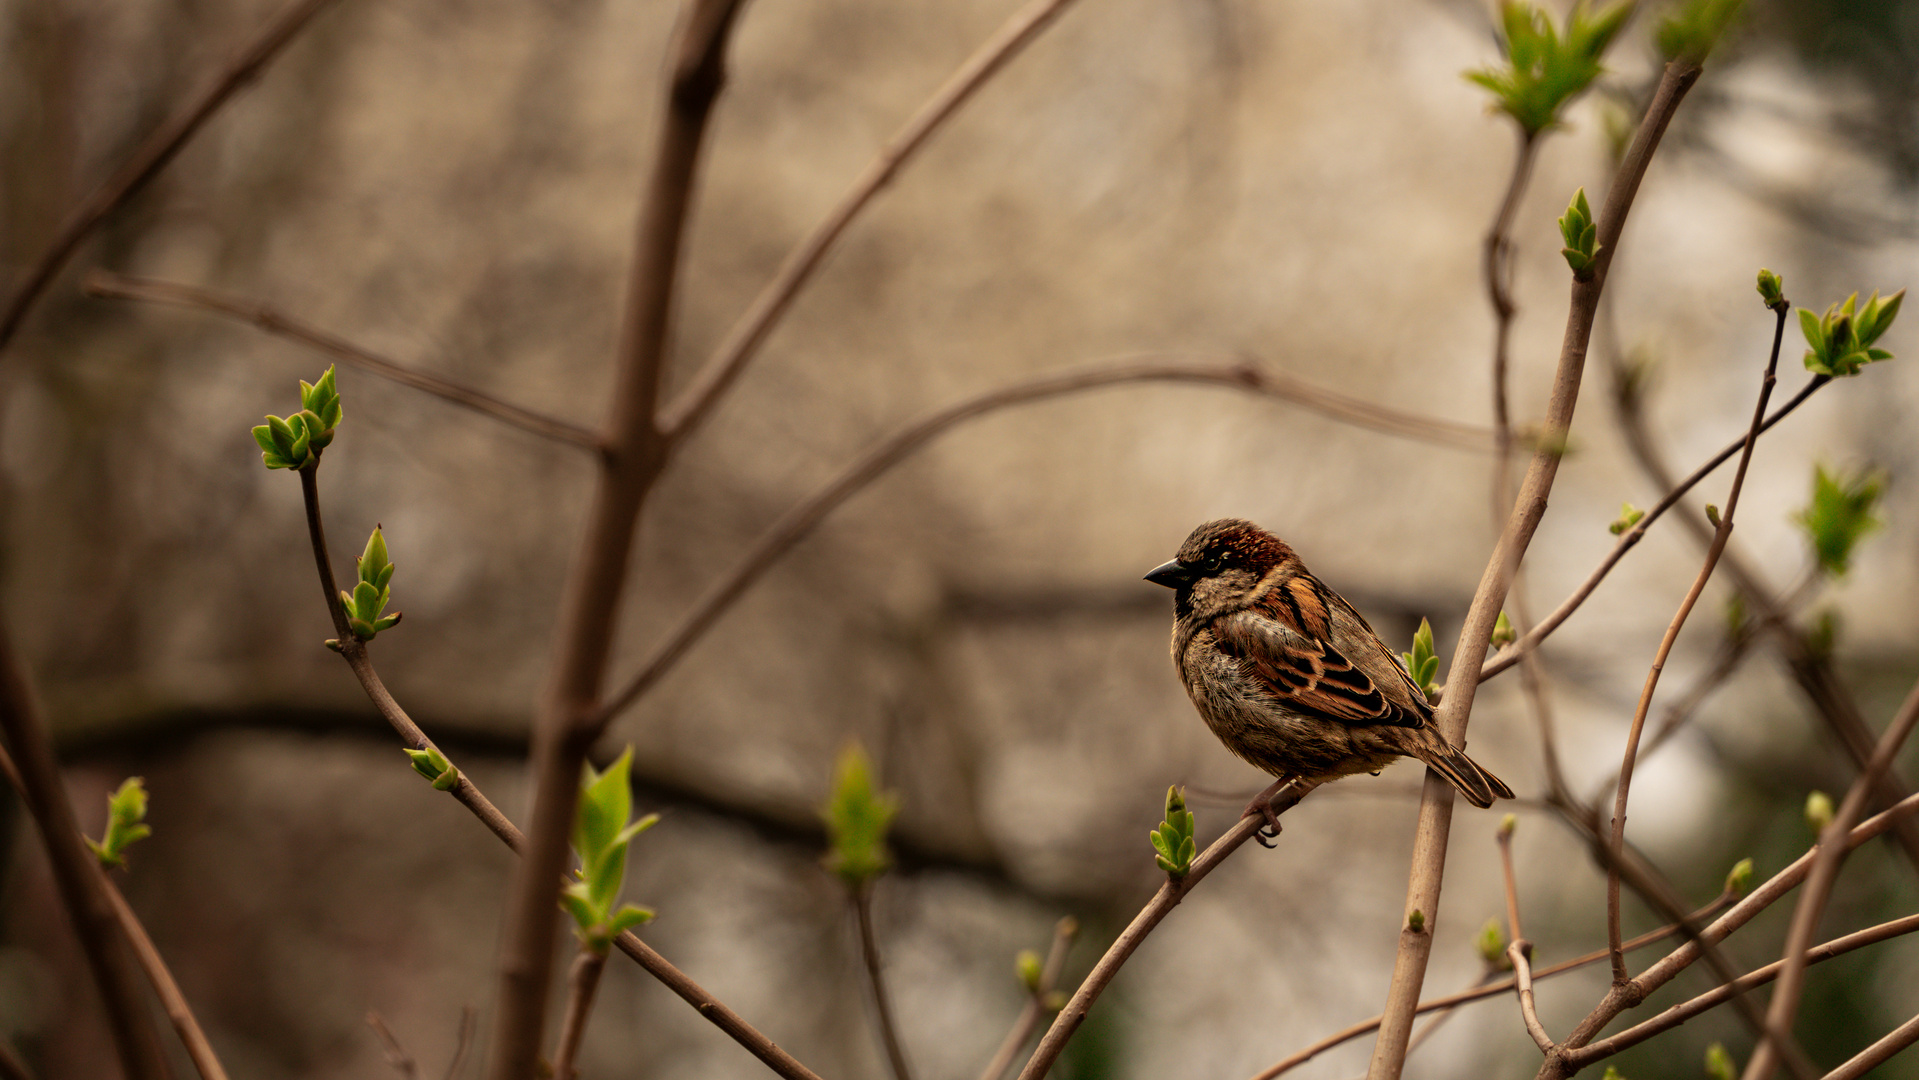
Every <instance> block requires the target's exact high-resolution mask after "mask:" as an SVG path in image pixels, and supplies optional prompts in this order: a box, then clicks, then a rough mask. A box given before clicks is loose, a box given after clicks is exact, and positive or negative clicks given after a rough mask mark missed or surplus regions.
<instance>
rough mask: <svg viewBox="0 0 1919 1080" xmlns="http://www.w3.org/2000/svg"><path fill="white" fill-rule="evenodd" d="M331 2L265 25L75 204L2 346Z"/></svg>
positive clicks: (1, 329) (21, 294)
mask: <svg viewBox="0 0 1919 1080" xmlns="http://www.w3.org/2000/svg"><path fill="white" fill-rule="evenodd" d="M332 2H333V0H295V2H294V3H293V4H291V5H289V6H288V7H287V8H286V10H284V11H282V12H281V13H280V15H279V17H278V18H275V19H274V20H273V21H272V22H270V23H268V24H267V26H266V28H265V29H264V30H262V31H261V33H260V36H259V37H258V38H257V39H255V40H254V41H253V43H252V44H250V45H248V46H247V47H246V49H244V50H243V51H242V52H241V53H240V54H239V55H238V56H236V57H234V58H233V61H232V62H231V63H230V64H228V65H227V68H226V70H225V71H223V72H221V73H220V75H219V77H218V78H217V79H215V80H214V82H213V85H212V86H209V87H208V88H207V89H206V90H205V91H204V92H202V93H201V95H200V97H199V98H198V99H197V100H195V101H194V102H193V104H191V105H189V106H187V108H185V109H184V110H182V111H181V112H180V113H178V114H176V115H175V116H174V117H173V118H172V119H170V120H168V121H167V122H166V123H165V124H162V125H161V126H160V127H159V128H158V129H156V130H155V131H154V133H153V134H152V135H150V136H148V137H147V141H146V142H144V143H142V144H141V146H140V149H139V150H137V151H135V152H134V154H133V156H132V157H131V158H128V159H127V162H126V164H124V165H122V166H120V169H119V171H118V172H115V173H114V174H113V176H112V177H111V178H110V179H108V180H107V181H106V182H105V183H103V184H101V185H100V186H99V187H97V188H95V189H94V190H93V192H92V194H90V195H88V196H87V198H86V201H85V202H82V203H81V204H80V205H79V206H78V207H76V208H74V211H73V213H72V214H70V215H68V217H67V220H66V223H65V224H64V225H62V226H61V227H60V232H59V234H58V235H56V236H55V237H54V238H53V241H52V243H50V244H48V245H47V248H46V250H45V251H43V252H41V253H40V258H39V259H37V260H35V262H34V264H33V268H32V269H31V270H29V271H27V273H26V276H25V277H23V278H21V279H20V284H19V285H17V286H15V288H14V290H13V295H12V296H10V297H9V298H8V299H7V305H6V308H5V310H4V313H3V314H0V350H3V349H5V348H6V347H7V344H8V343H9V342H11V341H12V340H13V335H14V333H15V332H16V331H18V330H19V329H20V324H21V323H22V322H23V321H25V319H26V317H27V312H29V311H30V310H32V308H33V305H34V302H35V301H37V300H38V299H40V296H41V294H42V293H44V292H46V289H47V286H48V285H51V284H52V283H53V279H54V277H55V275H57V274H59V272H60V268H61V267H63V266H65V265H66V263H67V260H68V259H69V258H71V257H72V255H73V253H74V251H75V250H76V249H78V248H79V246H80V244H81V242H82V241H84V240H85V239H86V238H87V237H88V236H91V235H92V234H93V231H94V230H95V229H96V228H98V227H99V226H100V223H101V222H102V221H105V220H106V219H107V217H108V215H110V214H112V213H113V212H114V211H115V210H118V209H119V208H120V207H121V206H123V205H125V204H126V202H127V200H128V199H131V198H133V196H134V195H136V194H138V193H139V192H140V190H141V189H142V188H145V187H146V186H147V183H148V182H149V181H151V180H152V179H153V178H154V177H155V176H157V175H159V172H160V170H161V169H163V168H165V167H166V164H167V162H169V161H172V160H173V157H174V155H175V154H178V153H179V152H180V148H181V147H183V146H185V145H186V144H187V141H188V140H190V139H192V138H193V136H194V135H195V134H197V133H198V132H199V131H200V129H201V128H202V127H204V126H205V125H206V122H207V121H208V120H209V119H211V118H212V117H213V114H214V113H216V112H218V111H219V110H220V106H222V105H225V104H226V103H227V101H228V100H230V99H231V98H232V97H233V95H234V94H235V93H237V92H239V90H240V88H241V87H244V86H246V85H247V84H248V83H250V82H253V81H254V80H255V79H258V78H259V77H260V73H261V71H262V70H263V69H265V67H266V66H267V64H268V63H270V62H271V61H272V60H273V58H274V57H275V56H278V55H279V53H280V50H281V49H284V48H285V47H286V45H287V43H288V42H290V41H292V40H293V38H294V36H295V35H297V34H299V32H300V31H301V29H303V28H304V27H305V26H306V25H307V24H308V23H309V22H311V21H313V17H314V16H315V15H318V14H319V13H320V12H321V11H323V10H325V8H326V7H327V5H328V4H330V3H332Z"/></svg>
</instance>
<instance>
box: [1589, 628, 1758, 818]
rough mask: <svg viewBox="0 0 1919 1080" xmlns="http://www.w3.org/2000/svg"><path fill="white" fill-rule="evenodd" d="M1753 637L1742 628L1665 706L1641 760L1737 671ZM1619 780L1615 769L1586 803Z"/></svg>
mask: <svg viewBox="0 0 1919 1080" xmlns="http://www.w3.org/2000/svg"><path fill="white" fill-rule="evenodd" d="M1754 636H1755V635H1753V634H1752V633H1751V631H1750V629H1749V628H1746V627H1741V628H1740V629H1739V630H1737V631H1735V632H1734V634H1733V636H1732V637H1730V638H1728V639H1727V640H1726V642H1725V643H1724V645H1722V646H1721V648H1720V650H1719V655H1718V656H1717V657H1716V658H1715V659H1714V660H1713V663H1712V666H1711V667H1710V668H1707V669H1706V670H1705V671H1704V672H1701V673H1700V675H1699V677H1698V678H1696V679H1694V680H1693V683H1692V685H1691V686H1689V687H1687V688H1686V691H1685V692H1684V693H1682V694H1680V695H1679V698H1678V700H1676V701H1674V702H1673V703H1672V704H1671V705H1668V706H1667V707H1666V715H1665V716H1663V717H1661V718H1660V721H1659V726H1658V727H1657V728H1655V729H1653V733H1652V734H1651V735H1650V736H1648V737H1647V738H1646V743H1645V745H1644V746H1643V747H1641V748H1640V751H1639V756H1640V758H1641V759H1644V758H1647V757H1650V756H1651V755H1652V753H1653V751H1655V750H1657V749H1659V748H1660V747H1661V746H1664V745H1665V744H1666V743H1667V741H1669V740H1670V739H1671V738H1672V737H1673V736H1674V735H1675V734H1677V733H1678V731H1679V729H1680V728H1682V727H1684V726H1685V725H1686V723H1687V722H1688V721H1690V720H1691V719H1692V717H1693V714H1695V713H1696V712H1698V711H1699V708H1700V706H1702V705H1704V704H1705V702H1706V699H1707V698H1709V697H1711V696H1712V695H1713V694H1714V693H1715V692H1717V691H1718V690H1719V688H1720V687H1722V686H1724V685H1725V683H1726V680H1728V679H1730V678H1732V676H1733V674H1734V673H1735V672H1737V671H1738V670H1739V665H1740V664H1742V663H1744V662H1745V660H1746V658H1747V657H1748V656H1750V655H1751V654H1752V645H1753V640H1754ZM1618 782H1619V774H1618V773H1617V772H1615V773H1614V774H1613V775H1612V776H1610V777H1608V778H1607V779H1606V780H1604V781H1603V782H1601V783H1600V785H1599V786H1598V788H1597V790H1595V791H1594V792H1593V793H1592V795H1591V797H1589V798H1588V799H1587V800H1586V805H1588V806H1598V805H1599V804H1600V802H1601V801H1602V800H1604V799H1605V798H1606V796H1607V794H1608V793H1610V792H1611V791H1612V788H1613V785H1614V784H1617V783H1618Z"/></svg>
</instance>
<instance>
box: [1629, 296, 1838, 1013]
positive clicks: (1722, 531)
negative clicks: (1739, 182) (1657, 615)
mask: <svg viewBox="0 0 1919 1080" xmlns="http://www.w3.org/2000/svg"><path fill="white" fill-rule="evenodd" d="M1790 310H1791V307H1790V305H1789V304H1787V303H1786V302H1785V301H1784V300H1781V301H1780V302H1779V303H1778V304H1777V305H1775V306H1774V308H1773V315H1774V320H1773V332H1772V351H1771V352H1770V354H1768V356H1767V359H1766V373H1765V376H1764V377H1763V378H1762V379H1761V380H1760V384H1759V401H1758V404H1756V405H1755V406H1754V407H1753V412H1752V426H1751V427H1750V428H1749V429H1748V430H1747V434H1746V446H1745V449H1744V450H1743V451H1741V453H1740V455H1739V466H1738V468H1737V469H1736V470H1734V472H1733V475H1732V487H1731V489H1730V490H1729V492H1728V493H1727V495H1726V508H1725V510H1724V511H1722V512H1721V513H1720V517H1719V521H1718V522H1717V523H1716V525H1717V527H1718V531H1717V533H1716V535H1715V536H1714V537H1713V542H1712V546H1711V547H1710V548H1708V549H1707V550H1706V560H1705V565H1703V566H1701V567H1700V568H1699V573H1698V575H1697V576H1696V577H1695V578H1694V579H1693V583H1692V588H1691V589H1690V590H1688V591H1687V593H1686V598H1685V600H1683V601H1681V602H1680V605H1679V610H1678V611H1677V612H1675V613H1674V614H1673V617H1672V622H1671V623H1669V624H1668V625H1667V627H1666V634H1665V636H1664V637H1663V638H1661V639H1660V642H1659V651H1658V652H1657V654H1656V655H1655V656H1654V657H1653V662H1652V667H1651V668H1650V669H1649V670H1648V671H1647V672H1646V685H1645V688H1644V689H1642V690H1641V691H1640V693H1639V704H1638V706H1637V707H1636V708H1634V710H1633V717H1632V727H1631V729H1630V730H1629V731H1628V732H1627V734H1626V751H1625V755H1624V757H1623V758H1622V759H1621V762H1620V766H1619V780H1618V783H1617V784H1616V785H1615V788H1614V792H1613V812H1612V840H1611V844H1612V848H1611V850H1612V854H1613V858H1614V859H1621V858H1623V857H1624V851H1625V846H1626V800H1627V798H1628V797H1629V796H1630V795H1631V792H1632V775H1633V766H1634V764H1635V762H1636V761H1637V759H1638V754H1639V737H1640V735H1641V733H1642V732H1644V731H1645V727H1646V715H1647V714H1648V713H1649V712H1651V711H1652V698H1653V691H1654V690H1656V689H1657V688H1658V686H1659V676H1660V673H1661V672H1663V671H1664V670H1665V667H1666V658H1667V657H1668V656H1670V655H1671V654H1672V647H1673V643H1674V642H1676V641H1678V640H1679V631H1680V629H1681V628H1682V627H1684V626H1685V625H1686V619H1687V617H1688V616H1690V615H1691V614H1692V609H1693V605H1694V604H1696V603H1698V602H1699V596H1700V594H1701V593H1703V592H1705V591H1706V582H1707V581H1709V580H1710V579H1711V578H1712V572H1713V569H1714V568H1715V567H1716V566H1718V565H1719V556H1720V554H1721V553H1723V552H1724V551H1725V550H1726V541H1727V540H1729V539H1731V538H1732V529H1733V515H1734V513H1736V512H1737V511H1738V509H1739V495H1740V492H1741V490H1742V489H1743V488H1744V487H1745V484H1746V470H1747V468H1748V467H1749V466H1750V465H1751V464H1752V452H1753V448H1754V447H1755V446H1756V445H1758V442H1759V426H1760V425H1761V424H1763V423H1764V422H1765V419H1766V402H1767V400H1768V399H1770V398H1771V397H1772V387H1773V383H1774V381H1775V379H1774V377H1775V373H1776V372H1777V371H1778V368H1779V346H1780V343H1781V342H1783V341H1784V340H1785V334H1786V314H1787V312H1788V311H1790ZM1854 820H1857V818H1855V819H1854ZM1619 919H1620V912H1619V874H1618V872H1617V871H1616V870H1613V869H1611V868H1609V869H1608V871H1607V874H1606V941H1607V942H1608V944H1609V945H1610V946H1611V948H1612V977H1613V985H1615V986H1620V985H1624V984H1625V983H1626V982H1627V980H1628V979H1629V978H1630V976H1629V975H1628V974H1627V972H1626V954H1625V951H1624V950H1623V949H1621V948H1620V941H1621V938H1620V930H1619Z"/></svg>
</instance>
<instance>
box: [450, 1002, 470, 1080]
mask: <svg viewBox="0 0 1919 1080" xmlns="http://www.w3.org/2000/svg"><path fill="white" fill-rule="evenodd" d="M472 1049H473V1006H471V1005H462V1006H460V1031H459V1034H457V1035H455V1036H454V1037H453V1060H451V1061H449V1062H447V1063H446V1080H458V1078H459V1075H460V1066H462V1065H464V1064H466V1055H467V1053H468V1051H470V1050H472Z"/></svg>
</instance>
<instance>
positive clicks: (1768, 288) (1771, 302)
mask: <svg viewBox="0 0 1919 1080" xmlns="http://www.w3.org/2000/svg"><path fill="white" fill-rule="evenodd" d="M1758 288H1759V299H1760V301H1761V302H1763V303H1764V304H1765V305H1766V306H1767V307H1769V308H1772V309H1773V310H1774V311H1778V310H1781V309H1782V308H1783V306H1784V305H1785V303H1786V293H1785V284H1784V283H1783V282H1781V281H1780V280H1779V275H1778V274H1775V273H1773V272H1772V271H1770V270H1767V269H1764V268H1763V267H1762V268H1761V269H1760V271H1759V285H1758Z"/></svg>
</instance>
